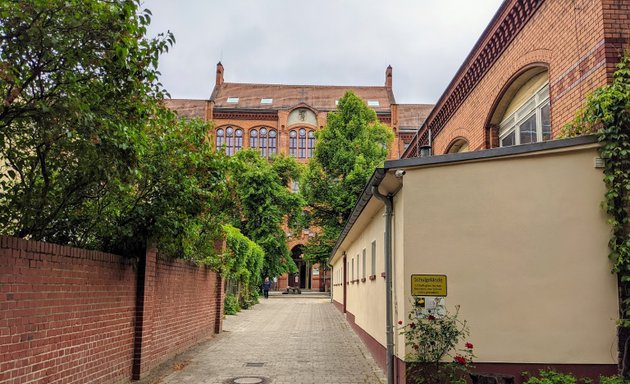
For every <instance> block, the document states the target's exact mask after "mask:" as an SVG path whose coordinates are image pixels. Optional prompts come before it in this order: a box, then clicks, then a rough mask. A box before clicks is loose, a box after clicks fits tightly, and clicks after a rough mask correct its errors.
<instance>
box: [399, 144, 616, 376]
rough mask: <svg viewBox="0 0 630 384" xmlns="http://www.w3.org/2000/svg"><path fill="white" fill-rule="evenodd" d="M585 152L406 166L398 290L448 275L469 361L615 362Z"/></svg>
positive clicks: (595, 187) (596, 191)
mask: <svg viewBox="0 0 630 384" xmlns="http://www.w3.org/2000/svg"><path fill="white" fill-rule="evenodd" d="M596 156H597V151H596V145H587V146H581V147H577V148H576V147H573V148H566V149H563V150H557V151H555V152H545V153H542V152H539V153H534V154H529V155H521V156H518V157H505V158H494V159H491V160H487V161H476V162H466V163H463V162H459V163H453V164H451V165H445V166H432V167H424V168H418V169H410V170H407V174H406V176H405V177H404V188H403V189H402V191H401V192H400V193H401V194H403V195H404V197H405V205H404V221H403V223H404V224H403V225H404V227H405V229H406V233H405V235H406V236H405V238H404V245H403V247H404V250H405V253H404V264H405V278H404V280H405V284H407V282H409V281H410V278H411V274H413V273H427V274H445V275H447V277H448V297H447V298H446V304H447V307H448V308H449V309H450V310H453V309H454V306H455V305H460V306H461V310H460V315H461V318H462V319H464V320H466V321H467V322H468V323H469V325H470V333H471V335H470V341H471V342H472V343H473V344H474V345H475V354H476V356H477V358H476V361H477V362H521V363H523V362H524V363H602V364H615V363H616V361H617V360H616V353H617V345H616V337H615V326H616V324H615V321H616V319H617V318H618V314H617V308H618V306H617V291H616V279H615V277H614V275H612V274H611V272H610V269H611V265H610V263H609V262H608V259H607V254H608V248H607V243H608V238H609V232H610V229H609V226H608V225H607V223H606V216H605V214H604V212H603V210H602V208H601V206H600V202H601V200H602V197H603V194H604V189H605V188H604V184H603V182H602V178H603V174H602V171H601V170H600V169H596V168H594V158H595V157H596ZM400 208H403V207H400ZM396 214H397V215H398V216H399V217H400V216H403V211H402V209H400V210H399V209H397V210H396ZM400 256H401V254H400V253H399V254H397V257H400ZM405 292H406V295H407V298H408V299H411V296H410V287H408V286H406V290H405ZM406 302H407V301H406ZM409 307H410V305H407V308H406V310H407V311H408V310H409V309H410V308H409Z"/></svg>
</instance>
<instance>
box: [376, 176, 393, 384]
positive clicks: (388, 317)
mask: <svg viewBox="0 0 630 384" xmlns="http://www.w3.org/2000/svg"><path fill="white" fill-rule="evenodd" d="M372 196H374V197H376V198H377V199H379V200H380V201H382V202H383V204H385V311H386V314H385V324H386V325H385V326H386V327H387V329H386V335H387V383H388V384H394V329H393V323H394V322H393V319H392V212H393V208H394V198H393V195H392V194H391V193H390V194H387V196H385V195H382V194H381V193H380V192H379V191H378V186H377V185H373V186H372Z"/></svg>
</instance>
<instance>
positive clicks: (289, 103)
mask: <svg viewBox="0 0 630 384" xmlns="http://www.w3.org/2000/svg"><path fill="white" fill-rule="evenodd" d="M346 91H352V92H354V93H355V94H356V95H357V96H359V97H361V98H362V99H363V100H365V101H366V102H368V101H370V100H374V101H378V106H371V108H373V109H374V110H375V111H376V112H388V111H389V110H390V105H391V104H394V103H395V100H394V96H393V94H392V92H391V91H390V90H388V89H387V88H386V87H385V86H367V87H360V86H328V85H284V84H249V83H222V84H218V85H217V86H215V88H214V91H213V92H212V96H211V98H210V100H211V101H214V105H215V108H229V109H247V110H252V109H260V110H269V109H272V110H279V109H290V108H293V107H295V106H297V105H299V104H302V103H304V104H307V105H309V106H311V107H312V108H314V109H316V110H322V111H330V110H334V109H336V108H337V107H336V105H335V101H336V100H339V99H340V98H341V97H343V95H344V94H345V93H346ZM228 98H238V102H236V103H235V102H232V103H228V102H227V101H228ZM262 99H271V102H270V103H268V104H261V100H262Z"/></svg>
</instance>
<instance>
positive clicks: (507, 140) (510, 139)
mask: <svg viewBox="0 0 630 384" xmlns="http://www.w3.org/2000/svg"><path fill="white" fill-rule="evenodd" d="M515 140H516V131H512V132H510V134H509V135H507V136H505V137H504V138H502V139H501V146H502V147H508V146H510V145H514V144H516V143H515Z"/></svg>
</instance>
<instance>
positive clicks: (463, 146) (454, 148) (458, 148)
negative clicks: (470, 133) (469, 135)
mask: <svg viewBox="0 0 630 384" xmlns="http://www.w3.org/2000/svg"><path fill="white" fill-rule="evenodd" d="M468 151H469V149H468V141H466V140H465V139H457V140H455V141H454V142H453V143H452V144H451V145H450V146H449V147H448V151H447V152H446V153H460V152H468Z"/></svg>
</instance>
